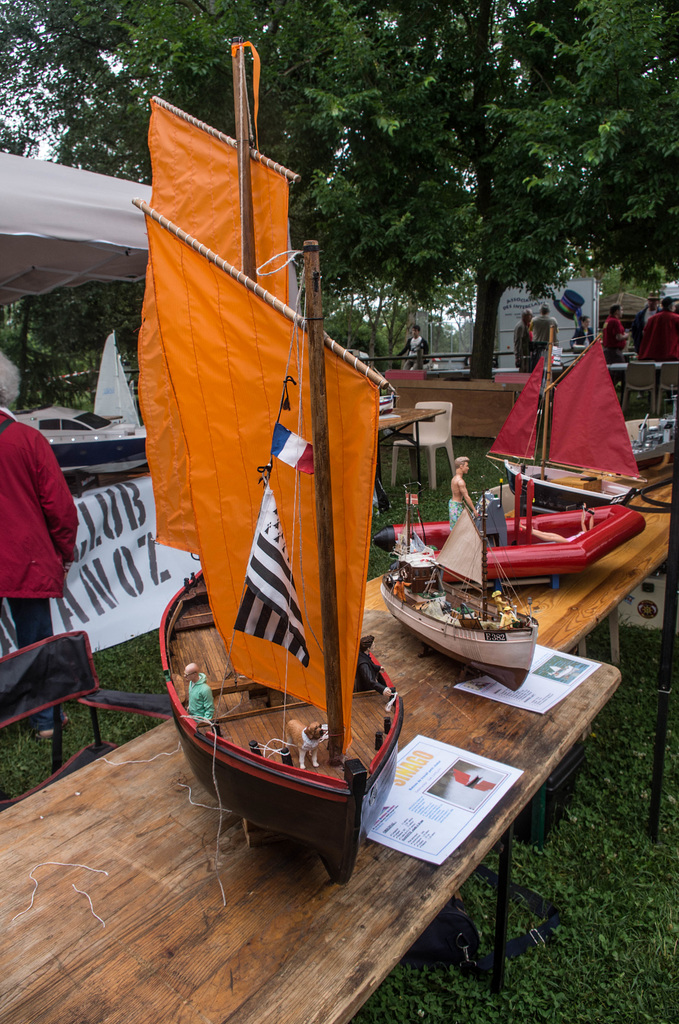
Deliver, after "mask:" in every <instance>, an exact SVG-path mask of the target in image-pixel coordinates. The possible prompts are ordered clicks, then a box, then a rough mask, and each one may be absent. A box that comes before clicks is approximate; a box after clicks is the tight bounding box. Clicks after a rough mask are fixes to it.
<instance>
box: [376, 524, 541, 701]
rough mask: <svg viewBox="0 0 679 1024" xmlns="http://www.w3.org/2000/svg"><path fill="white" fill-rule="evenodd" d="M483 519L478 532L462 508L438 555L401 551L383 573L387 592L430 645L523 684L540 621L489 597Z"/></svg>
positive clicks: (499, 596) (501, 596)
mask: <svg viewBox="0 0 679 1024" xmlns="http://www.w3.org/2000/svg"><path fill="white" fill-rule="evenodd" d="M484 513H485V509H484ZM483 518H484V529H483V531H482V533H481V534H479V531H478V530H477V528H476V525H475V523H474V521H473V519H472V518H471V516H470V515H469V514H468V513H467V512H464V513H463V514H462V515H461V516H460V518H459V519H458V521H457V522H456V523H455V525H454V527H453V529H452V530H451V531H450V533H449V536H448V539H447V540H446V542H445V544H444V545H443V548H442V550H441V551H440V552H438V554H436V555H433V554H431V553H428V552H426V551H420V552H413V553H411V554H405V555H403V556H402V557H401V558H399V561H398V564H397V565H396V566H395V567H394V568H393V569H392V570H390V571H389V572H388V573H385V575H384V576H383V578H382V585H381V593H382V598H383V600H384V602H385V604H386V606H387V608H388V609H389V611H390V612H391V614H392V615H393V616H394V618H395V619H397V620H398V621H399V622H401V623H402V624H403V625H404V626H405V627H406V628H407V629H409V630H410V631H411V632H412V633H414V634H415V636H417V637H418V638H419V639H420V640H422V642H423V643H424V644H426V645H427V646H428V647H433V648H434V649H435V650H437V651H440V652H441V654H445V655H447V656H448V657H449V658H452V659H453V660H454V661H459V662H461V663H462V664H464V665H466V666H468V667H469V668H470V669H472V670H474V671H475V672H476V673H477V674H481V675H488V676H490V677H491V679H495V680H497V681H498V682H499V683H502V685H503V686H507V687H508V688H509V689H511V690H517V689H518V688H519V687H520V686H521V684H522V683H523V681H524V680H525V678H526V676H527V675H528V672H529V671H530V666H531V663H532V661H533V654H534V652H535V644H536V642H537V635H538V625H537V622H536V621H535V619H534V618H532V616H531V615H529V614H525V613H523V612H519V611H517V610H516V606H515V605H512V604H511V603H510V602H509V601H508V600H507V597H506V594H505V593H500V592H499V591H495V592H494V593H493V594H492V596H491V597H489V595H488V566H487V539H486V535H485V514H484V517H483ZM408 539H409V538H408ZM408 546H409V544H408ZM446 570H447V573H446V577H445V578H444V575H443V574H444V572H445V571H446Z"/></svg>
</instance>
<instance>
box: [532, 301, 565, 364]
mask: <svg viewBox="0 0 679 1024" xmlns="http://www.w3.org/2000/svg"><path fill="white" fill-rule="evenodd" d="M552 328H554V337H555V338H556V335H557V334H558V332H559V325H558V324H557V322H556V317H554V316H550V315H549V306H548V305H547V304H546V303H544V302H543V304H542V305H541V306H540V312H539V314H538V315H537V316H534V317H533V342H532V359H531V364H530V368H531V370H534V369H535V367H536V366H537V364H538V360H539V359H540V358H541V357H542V356H543V355H544V354H545V352H546V350H547V346H548V345H549V335H550V331H551V330H552Z"/></svg>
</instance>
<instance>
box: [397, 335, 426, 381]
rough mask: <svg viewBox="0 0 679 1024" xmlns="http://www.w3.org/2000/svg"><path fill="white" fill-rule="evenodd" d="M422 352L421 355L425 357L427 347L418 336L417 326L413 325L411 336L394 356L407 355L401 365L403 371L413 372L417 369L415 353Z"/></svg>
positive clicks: (420, 336)
mask: <svg viewBox="0 0 679 1024" xmlns="http://www.w3.org/2000/svg"><path fill="white" fill-rule="evenodd" d="M420 349H421V350H422V355H423V356H426V355H427V353H428V352H429V345H428V344H427V342H426V341H425V340H424V338H423V337H422V335H421V334H420V326H419V324H413V335H412V338H409V339H408V341H407V342H406V343H405V345H404V346H403V348H402V349H401V351H400V352H397V353H396V356H397V357H399V356H405V355H407V358H406V361H405V362H404V364H403V369H404V370H415V369H417V353H418V352H419V351H420Z"/></svg>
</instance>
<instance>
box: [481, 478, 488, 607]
mask: <svg viewBox="0 0 679 1024" xmlns="http://www.w3.org/2000/svg"><path fill="white" fill-rule="evenodd" d="M481 616H482V618H483V619H484V620H485V619H487V618H488V535H487V533H486V492H485V491H484V492H483V496H482V498H481Z"/></svg>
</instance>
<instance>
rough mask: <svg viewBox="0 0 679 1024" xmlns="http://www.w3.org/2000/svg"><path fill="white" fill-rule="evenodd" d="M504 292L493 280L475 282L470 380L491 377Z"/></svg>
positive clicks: (500, 283) (497, 282)
mask: <svg viewBox="0 0 679 1024" xmlns="http://www.w3.org/2000/svg"><path fill="white" fill-rule="evenodd" d="M504 290H505V286H504V284H503V283H502V282H501V281H497V280H496V279H495V278H485V277H481V278H479V279H478V280H477V284H476V317H475V319H474V343H473V346H472V357H471V362H470V374H469V376H470V377H471V379H472V380H490V378H491V377H492V376H493V352H494V350H495V333H496V326H497V310H498V306H499V305H500V299H501V298H502V293H503V291H504Z"/></svg>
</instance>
